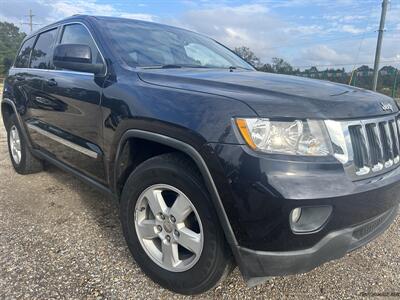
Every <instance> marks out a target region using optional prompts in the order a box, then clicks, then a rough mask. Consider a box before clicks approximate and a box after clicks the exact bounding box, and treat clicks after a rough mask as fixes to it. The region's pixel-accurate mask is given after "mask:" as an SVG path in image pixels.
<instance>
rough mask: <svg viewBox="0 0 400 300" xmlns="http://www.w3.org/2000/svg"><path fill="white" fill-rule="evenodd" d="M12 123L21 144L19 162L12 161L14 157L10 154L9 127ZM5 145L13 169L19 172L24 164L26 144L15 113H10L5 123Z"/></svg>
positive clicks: (23, 167)
mask: <svg viewBox="0 0 400 300" xmlns="http://www.w3.org/2000/svg"><path fill="white" fill-rule="evenodd" d="M13 125H15V127H16V128H17V130H18V135H19V140H20V144H21V161H20V162H19V163H16V162H15V161H14V157H13V156H12V154H11V143H10V130H11V127H13ZM7 146H8V153H9V155H10V159H11V163H12V165H13V167H14V169H15V170H16V171H17V172H18V173H21V172H22V171H23V170H24V169H25V164H26V148H25V147H26V144H25V140H24V139H23V135H22V131H21V128H20V126H19V124H18V122H17V119H16V117H15V115H12V116H11V117H10V120H9V122H8V123H7Z"/></svg>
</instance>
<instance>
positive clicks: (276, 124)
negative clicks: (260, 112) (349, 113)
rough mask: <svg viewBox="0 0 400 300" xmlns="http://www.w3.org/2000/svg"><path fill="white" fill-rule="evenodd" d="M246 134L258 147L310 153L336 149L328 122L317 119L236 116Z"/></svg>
mask: <svg viewBox="0 0 400 300" xmlns="http://www.w3.org/2000/svg"><path fill="white" fill-rule="evenodd" d="M236 125H237V126H238V128H239V131H240V133H241V134H242V137H243V138H244V140H245V141H246V143H247V144H248V145H249V146H250V147H251V148H252V149H254V150H258V151H262V152H267V153H281V154H292V155H306V156H325V155H329V154H330V153H332V151H331V142H330V140H329V137H328V134H327V132H326V128H325V124H324V123H323V122H322V121H317V120H306V121H303V120H294V121H273V120H270V119H261V118H251V119H242V118H239V119H236Z"/></svg>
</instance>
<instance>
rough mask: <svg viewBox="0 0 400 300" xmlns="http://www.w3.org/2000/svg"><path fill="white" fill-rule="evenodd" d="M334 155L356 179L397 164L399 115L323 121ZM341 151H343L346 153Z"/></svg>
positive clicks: (399, 129)
mask: <svg viewBox="0 0 400 300" xmlns="http://www.w3.org/2000/svg"><path fill="white" fill-rule="evenodd" d="M325 124H326V126H327V129H328V132H329V134H330V136H331V139H332V143H334V146H335V147H334V148H335V149H339V150H335V153H334V155H335V157H337V158H338V160H339V161H340V162H342V163H343V165H344V167H345V170H346V172H347V173H349V175H350V176H352V177H353V178H354V179H355V180H358V179H363V178H367V177H371V176H376V175H378V174H382V173H384V172H387V171H389V170H391V169H392V168H394V167H396V166H398V165H400V137H399V134H400V116H397V115H390V116H383V117H378V118H373V119H366V120H350V121H333V120H328V121H326V122H325ZM343 154H346V155H345V156H344V155H343Z"/></svg>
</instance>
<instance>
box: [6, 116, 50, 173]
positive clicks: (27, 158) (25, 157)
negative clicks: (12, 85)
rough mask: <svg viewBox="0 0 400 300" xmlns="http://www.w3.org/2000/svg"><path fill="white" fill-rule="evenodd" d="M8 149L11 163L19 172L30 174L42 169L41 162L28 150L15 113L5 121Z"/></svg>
mask: <svg viewBox="0 0 400 300" xmlns="http://www.w3.org/2000/svg"><path fill="white" fill-rule="evenodd" d="M7 142H8V151H9V153H10V158H11V162H12V165H13V167H14V169H15V171H17V173H19V174H31V173H36V172H40V171H41V170H43V164H42V162H41V161H40V160H39V159H37V158H36V157H34V156H33V155H32V153H31V151H30V150H29V148H28V146H27V144H26V142H25V140H24V139H23V135H22V132H21V129H20V127H19V124H18V122H17V118H16V116H15V115H11V116H10V119H9V120H8V122H7Z"/></svg>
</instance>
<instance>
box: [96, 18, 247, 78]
mask: <svg viewBox="0 0 400 300" xmlns="http://www.w3.org/2000/svg"><path fill="white" fill-rule="evenodd" d="M101 25H102V26H104V32H105V34H106V35H107V40H108V41H110V46H111V47H112V48H114V49H115V52H116V53H117V55H120V56H121V57H122V59H123V60H124V61H125V62H126V63H127V64H128V65H130V66H134V67H135V66H139V67H157V66H163V65H178V66H183V67H184V66H186V67H199V68H229V67H237V68H244V69H250V70H251V69H253V68H252V67H251V66H250V65H249V64H248V63H246V62H245V61H244V60H243V59H241V58H239V57H238V56H237V55H236V54H234V53H232V52H231V51H230V50H228V49H227V48H225V47H224V46H222V45H220V44H218V43H217V42H215V41H214V40H212V39H209V38H206V37H204V36H202V35H200V34H196V33H194V32H190V31H187V30H183V29H179V28H174V27H170V26H163V25H159V24H152V23H147V22H140V21H133V20H128V19H109V18H104V19H103V20H102V22H101Z"/></svg>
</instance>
